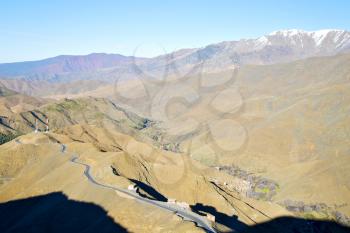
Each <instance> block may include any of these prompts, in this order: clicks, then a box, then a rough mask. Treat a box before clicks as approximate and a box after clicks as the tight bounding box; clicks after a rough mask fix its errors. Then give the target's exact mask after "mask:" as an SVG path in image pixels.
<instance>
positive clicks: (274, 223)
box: [242, 217, 350, 233]
mask: <svg viewBox="0 0 350 233" xmlns="http://www.w3.org/2000/svg"><path fill="white" fill-rule="evenodd" d="M242 232H243V233H260V232H268V233H281V232H283V233H349V232H350V228H349V227H345V226H342V225H340V224H338V223H336V222H332V221H322V220H306V219H301V218H294V217H280V218H275V219H272V220H271V221H268V222H264V223H260V224H257V225H254V226H251V227H249V228H248V229H247V230H245V231H242Z"/></svg>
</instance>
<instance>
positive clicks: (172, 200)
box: [168, 198, 176, 204]
mask: <svg viewBox="0 0 350 233" xmlns="http://www.w3.org/2000/svg"><path fill="white" fill-rule="evenodd" d="M168 203H171V204H175V203H176V199H175V198H169V199H168Z"/></svg>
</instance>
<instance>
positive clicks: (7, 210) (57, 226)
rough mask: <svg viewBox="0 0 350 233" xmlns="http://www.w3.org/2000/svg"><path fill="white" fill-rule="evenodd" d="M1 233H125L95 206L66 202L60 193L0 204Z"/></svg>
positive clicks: (123, 229) (71, 201)
mask: <svg viewBox="0 0 350 233" xmlns="http://www.w3.org/2000/svg"><path fill="white" fill-rule="evenodd" d="M0 232H1V233H5V232H12V233H14V232H21V233H34V232H35V233H46V232H53V233H56V232H57V233H63V232H64V233H73V232H84V233H95V232H99V233H107V232H108V233H109V232H127V231H126V229H125V228H123V227H122V226H120V225H119V224H117V223H115V222H114V220H113V219H112V218H111V217H109V216H108V215H107V212H106V211H105V210H104V209H103V208H101V207H100V206H98V205H95V204H92V203H86V202H79V201H74V200H68V198H67V196H66V195H64V194H63V193H61V192H55V193H50V194H46V195H42V196H37V197H32V198H27V199H21V200H15V201H9V202H6V203H0Z"/></svg>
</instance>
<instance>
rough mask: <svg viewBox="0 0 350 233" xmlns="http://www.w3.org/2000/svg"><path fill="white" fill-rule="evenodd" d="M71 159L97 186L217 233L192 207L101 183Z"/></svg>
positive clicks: (18, 141) (88, 169)
mask: <svg viewBox="0 0 350 233" xmlns="http://www.w3.org/2000/svg"><path fill="white" fill-rule="evenodd" d="M15 142H16V143H18V144H23V143H22V142H21V141H20V140H19V139H16V140H15ZM59 145H60V146H61V150H60V152H61V153H62V154H66V152H67V146H66V145H64V144H59ZM70 161H71V162H72V163H74V164H78V165H81V166H84V167H85V170H84V175H85V176H86V177H87V179H88V180H89V181H90V182H91V183H93V184H94V185H97V186H99V187H101V188H107V189H112V190H115V191H118V192H120V193H123V194H125V195H127V196H129V197H132V198H134V199H136V200H137V201H139V202H142V203H145V204H149V205H153V206H156V207H158V208H161V209H163V210H166V211H170V212H172V213H175V214H176V215H178V216H180V217H181V218H183V219H184V220H185V221H191V222H194V223H195V224H196V226H198V227H201V228H203V229H204V230H206V231H207V232H210V233H216V231H215V229H214V228H213V227H212V225H211V222H210V221H209V220H208V219H207V218H205V217H203V216H201V215H198V214H196V213H194V212H192V211H191V210H190V209H185V208H182V207H180V206H178V205H176V204H172V203H168V202H161V201H156V200H151V199H148V198H144V197H141V196H139V195H138V194H137V193H136V192H135V191H131V190H127V189H122V188H118V187H113V186H109V185H105V184H101V183H99V182H98V181H96V180H95V179H94V178H93V176H92V175H91V173H90V171H91V167H90V165H88V164H85V163H82V162H79V161H78V157H77V156H74V155H73V157H72V158H71V159H70Z"/></svg>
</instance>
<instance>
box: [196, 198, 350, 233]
mask: <svg viewBox="0 0 350 233" xmlns="http://www.w3.org/2000/svg"><path fill="white" fill-rule="evenodd" d="M191 209H192V210H193V211H194V212H196V213H198V214H200V215H204V214H205V213H209V214H212V215H214V216H215V221H216V222H217V223H220V224H222V225H224V226H226V227H228V228H230V229H232V232H239V233H349V232H350V228H349V227H345V226H342V225H340V224H338V223H336V222H332V221H322V220H306V219H301V218H295V217H280V218H275V219H272V220H271V221H268V222H263V223H258V224H256V225H253V226H248V225H246V224H245V223H242V222H241V221H239V220H238V219H237V216H235V215H233V216H229V215H226V214H224V213H221V212H218V211H217V210H216V208H215V207H212V206H206V205H203V204H201V203H197V204H196V205H193V206H191Z"/></svg>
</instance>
